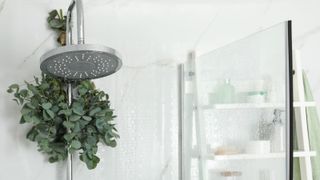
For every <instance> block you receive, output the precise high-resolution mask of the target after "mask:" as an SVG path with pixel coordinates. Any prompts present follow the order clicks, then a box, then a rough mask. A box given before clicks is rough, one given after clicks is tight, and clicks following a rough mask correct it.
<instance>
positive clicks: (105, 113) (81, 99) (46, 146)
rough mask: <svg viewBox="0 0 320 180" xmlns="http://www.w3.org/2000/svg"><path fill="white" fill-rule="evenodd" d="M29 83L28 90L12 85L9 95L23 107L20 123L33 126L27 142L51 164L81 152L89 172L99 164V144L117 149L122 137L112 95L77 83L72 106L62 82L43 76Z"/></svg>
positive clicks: (84, 82) (85, 83)
mask: <svg viewBox="0 0 320 180" xmlns="http://www.w3.org/2000/svg"><path fill="white" fill-rule="evenodd" d="M35 82H36V83H35V84H31V83H28V82H25V83H26V85H27V86H26V87H27V88H26V89H21V88H20V86H19V85H17V84H13V85H11V86H10V87H9V88H8V90H7V92H8V93H12V94H13V96H14V99H13V100H14V101H15V102H17V103H18V104H19V105H21V106H22V108H21V119H20V123H21V124H24V123H30V124H31V125H32V128H31V129H30V131H29V132H28V133H27V139H29V140H31V141H34V142H36V143H37V144H38V150H39V151H40V152H43V153H45V154H47V155H48V156H49V162H52V163H53V162H57V161H62V160H65V159H66V158H67V155H68V152H70V153H73V152H76V151H79V152H80V157H79V158H80V160H81V161H83V162H85V163H86V165H87V167H88V169H94V168H95V167H96V166H97V164H98V163H99V161H100V160H99V157H97V156H96V153H97V150H98V145H97V144H98V143H99V142H103V143H104V144H106V145H107V146H110V147H115V146H116V145H117V142H116V140H117V139H118V138H119V135H118V134H117V129H116V128H115V124H114V121H113V119H114V118H115V117H116V116H114V114H113V110H112V109H110V102H109V97H108V95H107V94H106V93H105V92H103V91H99V90H97V89H95V86H94V84H93V83H92V82H91V81H82V82H78V83H77V84H75V85H74V86H75V91H76V96H75V97H74V98H73V103H72V105H71V106H70V107H69V106H68V99H67V93H66V91H65V89H66V87H65V84H66V82H64V81H63V80H61V79H57V78H53V77H51V76H48V75H43V76H42V79H41V82H39V79H38V78H35Z"/></svg>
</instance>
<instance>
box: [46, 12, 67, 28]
mask: <svg viewBox="0 0 320 180" xmlns="http://www.w3.org/2000/svg"><path fill="white" fill-rule="evenodd" d="M66 19H67V18H66V16H64V15H63V12H62V10H61V9H60V10H59V11H58V10H56V9H55V10H52V11H51V12H49V16H48V17H47V22H48V24H49V26H50V28H52V29H55V30H60V31H66Z"/></svg>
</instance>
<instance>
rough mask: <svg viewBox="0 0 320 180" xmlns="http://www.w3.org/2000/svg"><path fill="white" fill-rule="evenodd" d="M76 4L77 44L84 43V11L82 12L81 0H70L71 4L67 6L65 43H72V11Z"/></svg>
mask: <svg viewBox="0 0 320 180" xmlns="http://www.w3.org/2000/svg"><path fill="white" fill-rule="evenodd" d="M74 6H76V9H77V34H78V39H77V40H78V44H84V13H83V3H82V0H72V1H71V4H70V6H69V8H68V12H67V23H66V31H67V33H66V34H67V40H66V44H67V45H72V27H71V20H72V11H73V9H74Z"/></svg>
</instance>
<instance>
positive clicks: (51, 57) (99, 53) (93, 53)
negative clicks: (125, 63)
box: [40, 0, 122, 80]
mask: <svg viewBox="0 0 320 180" xmlns="http://www.w3.org/2000/svg"><path fill="white" fill-rule="evenodd" d="M75 5H76V8H77V33H78V44H74V45H73V44H72V29H71V26H70V22H71V17H72V10H73V8H74V6H75ZM83 21H84V20H83V7H82V1H81V0H73V1H72V2H71V5H70V7H69V9H68V13H67V45H66V46H64V47H59V48H56V49H53V50H51V51H49V52H47V53H45V54H44V55H43V56H42V57H41V65H40V68H41V70H42V71H43V72H44V73H46V74H50V75H53V76H56V77H61V78H64V79H66V80H85V79H96V78H100V77H104V76H108V75H111V74H113V73H115V72H116V71H118V70H119V69H120V68H121V66H122V61H121V58H120V56H119V54H118V53H117V52H116V50H114V49H112V48H109V47H106V46H102V45H92V44H85V43H84V23H83Z"/></svg>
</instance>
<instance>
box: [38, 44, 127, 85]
mask: <svg viewBox="0 0 320 180" xmlns="http://www.w3.org/2000/svg"><path fill="white" fill-rule="evenodd" d="M121 66H122V61H121V59H120V57H119V55H118V53H117V52H116V51H115V50H114V49H112V48H109V47H105V46H101V45H90V44H77V45H69V46H64V47H59V48H56V49H53V50H51V51H49V52H47V53H46V54H44V55H43V56H42V57H41V66H40V68H41V70H42V71H43V72H44V73H46V74H50V75H53V76H56V77H61V78H65V79H68V80H85V79H95V78H100V77H104V76H108V75H111V74H113V73H115V72H116V71H118V70H119V69H120V67H121Z"/></svg>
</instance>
